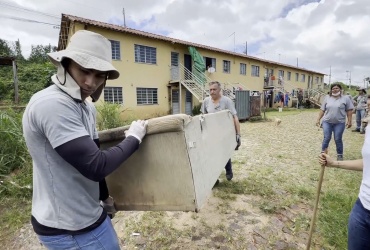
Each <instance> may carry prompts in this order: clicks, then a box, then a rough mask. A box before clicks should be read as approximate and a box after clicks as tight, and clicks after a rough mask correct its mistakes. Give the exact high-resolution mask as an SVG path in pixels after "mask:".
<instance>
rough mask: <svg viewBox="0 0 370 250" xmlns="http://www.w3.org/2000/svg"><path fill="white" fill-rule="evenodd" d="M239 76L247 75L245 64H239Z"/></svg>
mask: <svg viewBox="0 0 370 250" xmlns="http://www.w3.org/2000/svg"><path fill="white" fill-rule="evenodd" d="M240 74H241V75H246V74H247V64H245V63H241V64H240Z"/></svg>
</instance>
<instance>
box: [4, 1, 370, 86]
mask: <svg viewBox="0 0 370 250" xmlns="http://www.w3.org/2000/svg"><path fill="white" fill-rule="evenodd" d="M4 3H6V4H8V5H9V4H10V5H14V6H18V8H11V7H9V6H4V5H2V4H4ZM0 8H1V9H2V11H1V13H0V20H1V22H2V28H1V29H0V38H1V39H6V40H17V39H18V38H19V39H20V41H21V44H22V46H23V50H24V52H25V54H27V52H28V53H29V49H30V46H31V44H48V43H51V44H53V45H57V40H58V30H55V29H53V27H52V26H48V25H42V24H32V23H27V22H20V21H16V20H12V19H5V18H2V17H1V16H2V15H11V16H15V17H22V18H28V19H35V20H39V21H43V22H49V23H59V22H60V20H58V19H56V18H53V17H50V16H46V15H41V14H40V13H38V14H37V13H36V14H35V13H33V14H32V12H29V11H25V10H22V9H21V8H29V9H33V10H35V11H39V12H43V13H48V14H49V15H53V16H58V17H60V15H61V13H67V14H72V15H76V16H80V17H84V18H89V19H93V20H99V21H103V22H108V21H109V20H114V21H115V22H119V23H123V14H122V8H125V14H126V23H127V24H131V25H135V27H136V28H137V27H139V28H140V29H143V30H146V31H150V32H154V33H162V34H163V33H166V34H168V35H169V36H171V37H175V38H179V39H183V40H186V41H191V42H196V43H201V44H206V45H210V46H214V47H218V48H222V49H227V50H230V51H232V50H233V49H234V36H233V35H232V36H230V35H231V34H232V33H233V32H235V47H236V48H237V52H243V51H244V48H245V43H246V41H248V47H249V48H248V52H249V54H252V55H257V56H259V57H261V58H263V57H265V58H266V59H270V60H276V61H278V60H280V62H282V63H288V64H292V65H296V63H297V58H298V62H299V66H301V67H305V68H309V69H312V70H317V71H320V72H323V73H327V74H329V71H330V66H331V72H332V78H331V80H332V81H335V80H339V81H343V82H348V75H349V74H348V72H346V71H351V77H352V83H362V82H363V77H364V76H370V71H369V68H368V58H369V57H370V39H369V31H368V28H367V26H368V23H369V21H370V17H369V16H368V13H369V12H370V5H369V4H368V0H356V1H355V0H352V1H350V0H337V1H332V0H326V1H325V0H321V1H314V0H300V1H297V0H279V1H270V0H259V1H254V0H151V1H149V0H136V1H131V0H108V1H98V0H90V1H83V0H63V1H56V0H34V1H26V0H12V1H10V0H6V2H4V1H3V0H1V1H0ZM120 20H122V21H120ZM326 81H328V77H326Z"/></svg>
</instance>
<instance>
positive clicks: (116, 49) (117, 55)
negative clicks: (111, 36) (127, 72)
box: [109, 40, 121, 60]
mask: <svg viewBox="0 0 370 250" xmlns="http://www.w3.org/2000/svg"><path fill="white" fill-rule="evenodd" d="M109 41H110V43H111V45H112V59H113V60H121V49H120V47H121V46H120V43H119V41H113V40H109Z"/></svg>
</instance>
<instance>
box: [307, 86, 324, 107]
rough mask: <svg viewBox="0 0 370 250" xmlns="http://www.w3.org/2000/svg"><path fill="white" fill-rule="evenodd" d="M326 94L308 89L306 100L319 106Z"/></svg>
mask: <svg viewBox="0 0 370 250" xmlns="http://www.w3.org/2000/svg"><path fill="white" fill-rule="evenodd" d="M326 95H327V94H326V93H325V92H323V91H321V90H319V89H308V90H307V99H308V100H309V101H310V102H311V103H313V104H315V105H317V106H321V103H322V102H323V100H324V98H325V96H326Z"/></svg>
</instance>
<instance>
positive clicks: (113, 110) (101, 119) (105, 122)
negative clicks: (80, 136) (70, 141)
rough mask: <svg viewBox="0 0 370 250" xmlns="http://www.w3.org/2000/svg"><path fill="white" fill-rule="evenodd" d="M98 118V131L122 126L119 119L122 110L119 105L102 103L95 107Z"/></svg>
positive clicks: (122, 123)
mask: <svg viewBox="0 0 370 250" xmlns="http://www.w3.org/2000/svg"><path fill="white" fill-rule="evenodd" d="M96 109H97V111H98V117H97V127H98V130H106V129H110V128H117V127H120V126H123V125H124V122H123V121H122V119H121V113H122V112H124V111H125V110H122V106H121V105H120V104H115V103H109V102H104V103H102V104H100V105H99V106H97V108H96Z"/></svg>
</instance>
